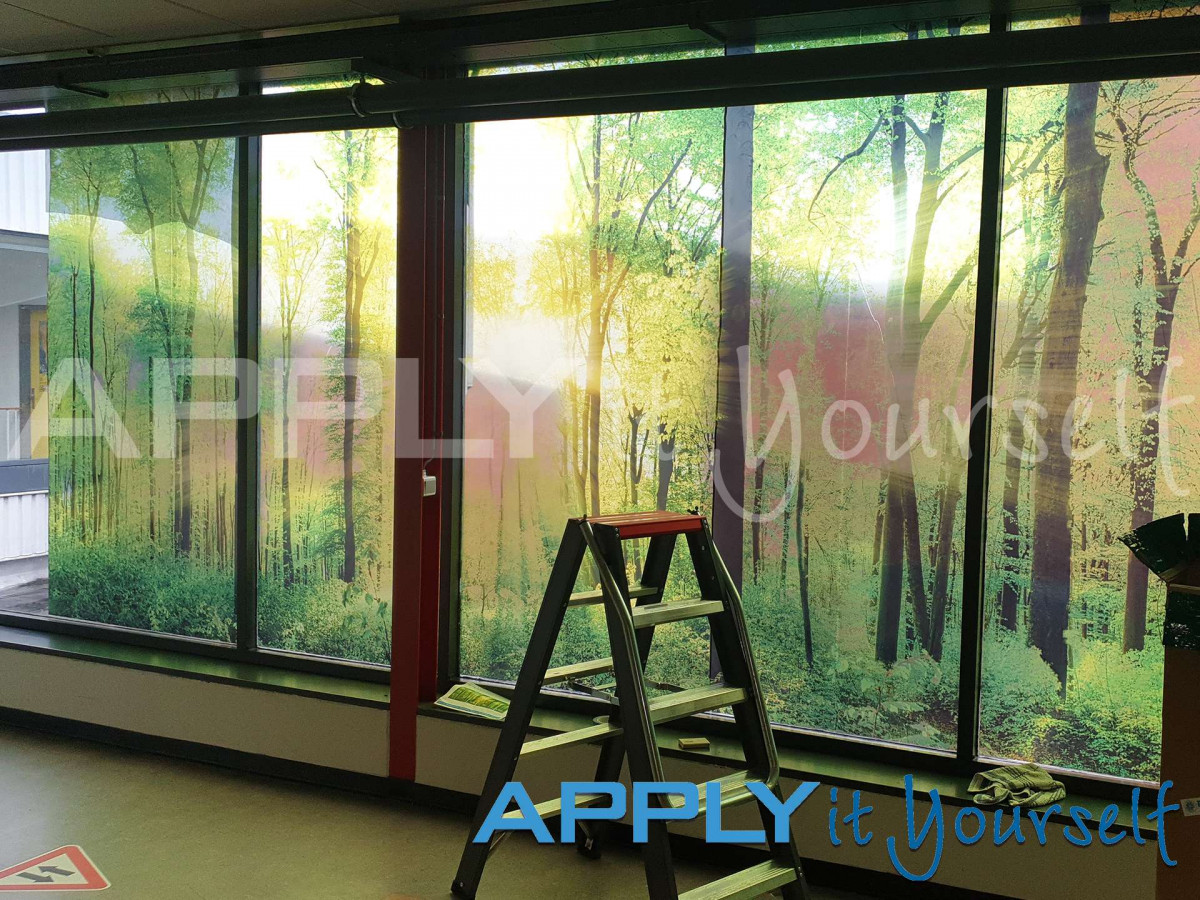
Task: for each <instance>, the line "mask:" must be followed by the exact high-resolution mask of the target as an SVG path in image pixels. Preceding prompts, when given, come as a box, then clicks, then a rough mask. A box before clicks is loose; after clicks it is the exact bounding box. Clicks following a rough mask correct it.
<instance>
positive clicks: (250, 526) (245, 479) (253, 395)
mask: <svg viewBox="0 0 1200 900" xmlns="http://www.w3.org/2000/svg"><path fill="white" fill-rule="evenodd" d="M261 175H262V138H261V137H258V136H252V137H240V138H238V139H237V173H236V178H237V194H236V198H235V202H236V203H237V221H236V226H237V227H236V234H235V235H234V239H235V241H236V247H237V282H238V283H237V356H238V360H239V362H238V374H239V378H238V401H237V402H238V421H237V467H236V470H237V482H236V488H235V498H236V500H235V514H234V519H235V523H236V528H237V548H236V553H235V557H234V558H235V572H236V578H235V583H236V606H237V646H238V649H239V650H243V651H250V650H255V649H257V648H258V545H259V535H258V519H259V516H258V499H259V471H260V469H259V433H258V432H259V427H258V425H259V422H258V401H259V389H258V377H257V373H258V369H257V363H258V359H259V323H260V318H259V312H260V302H259V300H260V298H259V292H260V286H261V273H260V262H261V256H260V252H259V250H260V246H261V240H260V238H261V219H262V216H261V212H262V209H261V203H262V196H261V187H262V179H261Z"/></svg>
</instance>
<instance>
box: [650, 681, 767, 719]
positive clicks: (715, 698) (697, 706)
mask: <svg viewBox="0 0 1200 900" xmlns="http://www.w3.org/2000/svg"><path fill="white" fill-rule="evenodd" d="M745 699H746V692H745V691H744V690H743V689H742V688H736V687H730V686H729V685H727V684H710V685H708V686H707V687H699V688H691V689H689V690H686V691H680V692H679V693H677V694H664V695H663V696H661V697H655V698H654V699H653V700H651V701H650V721H652V722H654V723H655V724H658V723H660V722H670V721H671V720H672V719H682V718H684V717H686V716H690V715H694V714H695V713H702V712H712V711H713V710H714V709H724V708H725V707H726V706H733V705H734V704H735V703H741V702H743V701H744V700H745Z"/></svg>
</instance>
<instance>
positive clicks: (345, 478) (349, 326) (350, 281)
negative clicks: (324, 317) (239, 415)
mask: <svg viewBox="0 0 1200 900" xmlns="http://www.w3.org/2000/svg"><path fill="white" fill-rule="evenodd" d="M355 192H356V191H355V189H353V188H348V190H347V196H348V199H347V213H348V216H349V217H348V218H347V222H346V337H345V341H344V345H343V347H342V352H343V355H344V357H345V363H344V365H345V370H344V371H345V378H344V379H343V383H342V402H343V403H344V404H345V408H346V410H347V414H346V418H345V421H344V422H343V423H342V505H343V507H344V509H345V519H346V534H345V539H344V541H345V543H344V547H343V555H342V581H344V582H346V583H347V584H350V583H352V582H353V581H354V579H355V578H356V577H357V575H358V545H357V540H356V538H355V534H354V526H355V522H354V430H355V429H354V424H355V420H354V418H353V416H352V414H351V413H350V410H351V409H352V408H353V405H354V401H355V399H356V398H357V397H358V376H357V374H356V372H357V369H356V368H355V367H356V365H357V360H358V328H359V311H360V309H361V303H362V291H363V288H364V287H365V285H361V284H360V283H359V281H360V279H361V273H360V262H361V253H362V247H361V241H360V236H359V233H358V225H357V222H356V217H357V208H356V206H357V200H356V199H355V200H351V199H349V197H350V196H351V194H352V193H355Z"/></svg>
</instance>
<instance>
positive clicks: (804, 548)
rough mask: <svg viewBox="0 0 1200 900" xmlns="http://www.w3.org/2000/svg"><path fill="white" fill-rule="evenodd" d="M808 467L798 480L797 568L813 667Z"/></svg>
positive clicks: (802, 466) (806, 647)
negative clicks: (806, 517) (806, 511)
mask: <svg viewBox="0 0 1200 900" xmlns="http://www.w3.org/2000/svg"><path fill="white" fill-rule="evenodd" d="M807 480H808V467H807V466H806V465H805V464H804V461H803V460H801V462H800V471H799V473H798V474H797V478H796V568H797V571H798V573H799V576H800V615H801V617H802V618H803V619H804V658H805V660H806V661H807V662H808V667H809V668H810V669H811V668H812V667H813V635H812V609H811V607H810V603H809V597H808V534H807V528H806V527H805V523H804V483H805V481H807Z"/></svg>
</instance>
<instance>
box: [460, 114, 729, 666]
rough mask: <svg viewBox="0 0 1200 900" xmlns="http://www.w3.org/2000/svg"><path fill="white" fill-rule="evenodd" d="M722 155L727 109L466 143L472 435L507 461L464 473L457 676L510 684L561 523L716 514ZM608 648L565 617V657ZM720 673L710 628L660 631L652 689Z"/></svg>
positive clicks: (582, 121)
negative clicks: (524, 428) (513, 407)
mask: <svg viewBox="0 0 1200 900" xmlns="http://www.w3.org/2000/svg"><path fill="white" fill-rule="evenodd" d="M721 137H722V113H721V111H720V110H694V111H685V112H678V113H674V112H672V113H647V114H631V115H613V116H607V115H606V116H594V117H586V118H572V119H556V120H548V121H544V122H541V121H523V122H511V123H496V124H486V125H477V126H475V127H474V128H473V134H472V157H471V158H472V170H471V188H470V191H471V193H470V200H471V202H470V216H471V224H470V229H471V230H470V242H469V247H470V258H469V263H468V270H467V273H468V298H469V299H468V304H469V311H470V312H469V315H470V321H471V338H470V346H469V348H468V351H467V355H468V357H469V362H470V366H471V369H470V384H469V387H468V389H467V394H466V403H465V412H464V418H465V424H464V433H465V436H466V437H467V438H475V439H490V440H492V441H494V442H495V446H496V447H497V448H498V450H497V452H496V453H494V454H493V455H492V456H491V457H490V458H482V459H467V460H465V462H464V466H463V486H462V522H463V526H462V527H463V539H462V544H461V546H462V560H461V568H462V579H461V622H462V626H461V628H462V643H461V656H462V669H463V671H464V672H467V673H469V674H473V675H478V676H485V677H490V678H498V679H512V678H515V677H516V673H517V671H518V668H519V666H520V662H521V659H522V657H523V655H524V650H525V646H526V644H527V642H528V639H529V635H530V632H531V631H532V628H533V618H534V616H535V614H536V612H537V608H538V605H539V603H540V601H541V597H542V594H543V592H544V590H545V583H546V578H547V576H548V574H549V571H550V565H551V563H552V562H553V558H554V554H555V552H556V551H557V549H558V543H559V539H560V537H561V535H562V527H563V523H564V521H565V518H566V517H567V516H569V515H579V514H583V513H589V514H594V513H596V512H597V511H599V510H604V511H605V512H611V511H616V510H648V509H656V508H657V509H674V510H686V509H689V508H692V507H696V506H699V507H702V508H704V509H710V508H711V487H710V484H711V479H710V477H709V475H708V454H709V449H710V447H711V441H712V433H713V427H714V417H715V409H716V338H717V323H718V277H719V271H720V256H719V250H720V232H719V228H720V214H721V203H720V199H721V171H722V166H721ZM513 392H516V393H517V394H520V395H523V396H525V397H526V398H532V400H530V399H527V401H526V402H529V403H531V405H532V404H533V403H536V410H535V412H534V415H533V433H532V440H531V441H529V438H528V436H525V437H524V439H525V440H526V444H525V446H518V445H517V443H516V442H517V441H519V440H522V435H520V434H518V433H513V432H510V424H511V420H510V418H509V415H508V412H507V407H505V406H504V405H503V401H505V400H506V399H507V398H508V397H510V396H511V394H512V393H513ZM644 552H645V550H644V548H642V547H635V548H633V549H632V550H631V551H630V550H627V553H629V561H630V565H631V567H632V570H631V573H630V574H631V576H635V575H639V574H640V568H639V566H640V559H641V555H642V554H644ZM677 554H679V555H677V557H676V563H675V565H673V567H672V583H670V584H669V585H668V594H669V595H670V594H672V593H674V592H676V591H680V590H685V589H686V588H685V587H683V586H682V585H686V584H687V579H686V578H685V577H684V576H685V575H687V574H688V573H689V572H690V562H687V561H686V548H685V547H684V546H683V545H682V542H681V545H680V547H679V549H678V551H677ZM589 577H590V576H589V573H588V572H587V571H586V570H585V571H584V572H583V573H581V576H580V580H581V584H580V587H581V588H583V587H584V586H585V585H586V584H587V583H588V581H589ZM592 582H594V579H592ZM606 647H607V630H606V627H605V624H604V618H603V612H602V610H601V609H600V608H599V607H584V608H579V609H573V610H571V611H570V613H569V618H568V621H567V622H566V623H565V626H564V633H563V637H562V639H561V640H560V641H559V646H558V652H559V654H560V656H562V657H563V658H573V659H583V658H595V657H596V656H605V655H607V651H605V652H601V651H602V650H603V649H604V648H606ZM587 654H591V656H588V655H587ZM707 671H708V642H707V633H706V629H702V630H701V631H697V628H696V626H695V625H693V624H692V623H676V624H674V625H672V626H669V627H666V628H663V629H662V631H661V634H660V643H659V652H657V653H656V654H655V658H654V661H653V664H652V667H651V670H650V675H651V677H652V678H654V679H656V680H661V681H671V682H674V683H690V682H693V681H696V680H703V681H704V682H707Z"/></svg>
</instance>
